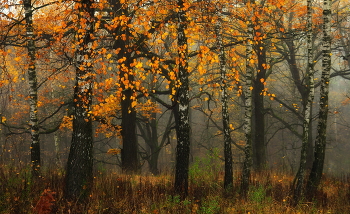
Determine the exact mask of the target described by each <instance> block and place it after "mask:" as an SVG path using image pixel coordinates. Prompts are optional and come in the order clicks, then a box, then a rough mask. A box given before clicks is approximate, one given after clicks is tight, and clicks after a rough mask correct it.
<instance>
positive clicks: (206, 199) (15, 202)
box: [0, 167, 350, 214]
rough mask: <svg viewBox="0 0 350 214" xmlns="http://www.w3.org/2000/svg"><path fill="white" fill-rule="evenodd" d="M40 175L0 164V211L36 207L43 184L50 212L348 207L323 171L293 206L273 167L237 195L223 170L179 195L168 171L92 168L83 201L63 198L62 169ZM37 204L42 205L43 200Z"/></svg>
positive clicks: (284, 180) (344, 185)
mask: <svg viewBox="0 0 350 214" xmlns="http://www.w3.org/2000/svg"><path fill="white" fill-rule="evenodd" d="M44 175H45V176H44V177H43V178H42V180H41V181H39V182H32V181H31V179H30V176H29V172H28V170H27V169H22V170H21V171H18V172H17V171H16V170H13V169H11V168H9V167H1V168H0V186H1V187H0V213H14V214H20V213H38V208H37V209H36V210H37V211H34V210H35V209H34V208H35V206H37V207H38V205H37V204H38V201H39V200H40V198H41V200H43V199H42V197H43V192H44V190H45V189H48V188H49V189H51V190H52V191H53V192H55V194H54V197H55V201H54V202H53V204H54V205H53V206H52V208H51V212H49V211H47V210H46V211H45V212H44V211H41V213H65V214H66V213H74V214H75V213H105V214H107V213H127V214H128V213H179V214H183V213H202V214H204V213H206V214H210V213H251V214H253V213H347V212H348V211H349V210H350V200H349V199H350V179H349V178H348V177H342V178H332V177H324V179H323V182H322V186H321V189H320V191H319V193H318V194H317V197H316V198H315V200H314V201H312V202H301V203H300V204H299V205H298V206H297V207H291V206H289V204H288V201H289V193H290V192H289V191H290V185H291V183H292V180H293V176H289V175H282V174H277V173H260V174H256V175H254V176H253V177H252V185H251V187H250V192H249V194H248V198H247V199H241V198H240V197H239V194H238V187H239V179H236V181H235V185H234V187H233V191H232V192H230V193H225V192H224V190H223V189H222V173H215V176H210V175H209V176H207V177H206V176H204V175H202V177H201V179H200V180H192V181H191V182H190V188H189V196H188V198H187V199H186V200H184V201H181V200H180V198H179V197H178V196H174V195H173V189H172V185H173V178H172V176H171V175H160V176H127V175H118V174H113V173H112V174H103V173H97V175H96V177H95V183H94V188H93V191H92V194H91V195H90V199H89V201H88V202H87V203H86V204H84V205H78V204H74V203H67V202H66V201H65V200H64V199H63V198H62V195H63V193H62V189H63V186H64V182H63V178H64V175H63V173H61V172H58V171H47V172H45V173H44ZM211 175H213V174H211ZM197 177H200V176H197ZM236 178H239V175H236ZM46 192H47V191H46ZM44 199H45V198H44ZM43 201H45V200H43ZM40 203H42V202H40ZM43 203H44V202H43ZM45 203H46V202H45ZM39 205H40V207H45V206H43V204H39ZM39 211H40V210H39Z"/></svg>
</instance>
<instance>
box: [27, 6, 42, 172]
mask: <svg viewBox="0 0 350 214" xmlns="http://www.w3.org/2000/svg"><path fill="white" fill-rule="evenodd" d="M23 6H24V10H25V21H26V37H27V39H26V40H27V51H28V56H29V63H28V79H29V97H30V99H29V102H30V111H29V117H30V120H29V127H30V135H31V144H30V153H31V165H32V175H33V176H36V177H37V176H39V175H40V142H39V125H38V87H37V85H38V84H37V74H36V48H35V35H34V28H33V7H32V1H31V0H24V1H23Z"/></svg>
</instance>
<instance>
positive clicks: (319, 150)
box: [306, 0, 332, 199]
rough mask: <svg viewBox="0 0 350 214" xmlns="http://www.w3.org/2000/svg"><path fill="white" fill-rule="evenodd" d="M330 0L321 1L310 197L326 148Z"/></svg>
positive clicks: (319, 177) (309, 186)
mask: <svg viewBox="0 0 350 214" xmlns="http://www.w3.org/2000/svg"><path fill="white" fill-rule="evenodd" d="M331 4H332V1H331V0H324V1H323V50H322V76H321V89H320V109H319V117H318V125H317V137H316V141H315V156H314V162H313V165H312V169H311V172H310V175H309V180H308V182H307V185H306V189H307V193H308V198H309V199H312V197H313V196H314V195H315V192H316V190H317V188H318V186H319V184H320V182H321V178H322V173H323V165H324V159H325V152H326V151H325V150H326V130H327V117H328V93H329V76H330V70H331V18H332V16H331V15H332V13H331Z"/></svg>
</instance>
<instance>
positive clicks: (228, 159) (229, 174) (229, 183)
mask: <svg viewBox="0 0 350 214" xmlns="http://www.w3.org/2000/svg"><path fill="white" fill-rule="evenodd" d="M216 13H217V16H218V20H217V21H216V26H215V33H216V36H217V44H218V49H219V60H220V61H219V63H220V82H221V85H220V87H221V111H222V112H221V115H222V125H223V133H224V158H225V176H224V188H225V190H230V189H231V188H232V187H233V166H232V148H231V142H232V139H231V134H230V116H229V113H228V105H227V99H228V94H227V84H226V83H227V76H226V56H225V47H224V42H223V36H222V27H221V26H222V17H221V12H220V11H219V9H217V12H216Z"/></svg>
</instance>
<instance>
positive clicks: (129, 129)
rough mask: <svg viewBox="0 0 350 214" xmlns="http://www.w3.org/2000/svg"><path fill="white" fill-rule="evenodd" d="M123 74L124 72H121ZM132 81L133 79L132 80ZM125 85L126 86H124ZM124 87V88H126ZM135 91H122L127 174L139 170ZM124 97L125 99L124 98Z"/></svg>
mask: <svg viewBox="0 0 350 214" xmlns="http://www.w3.org/2000/svg"><path fill="white" fill-rule="evenodd" d="M120 73H121V74H122V73H124V72H120ZM130 81H131V80H130ZM124 87H125V86H124ZM124 87H123V88H124ZM132 95H133V91H132V90H131V89H128V90H124V91H123V92H122V96H123V97H122V99H121V108H122V124H121V126H122V131H121V134H122V139H123V149H122V152H121V160H122V170H123V171H124V172H125V173H127V174H134V173H137V172H138V169H139V161H138V149H137V147H138V144H137V137H136V111H135V108H134V107H132V106H131V105H132V104H131V103H132V102H133V100H132V99H131V97H132ZM123 98H124V99H123Z"/></svg>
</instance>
